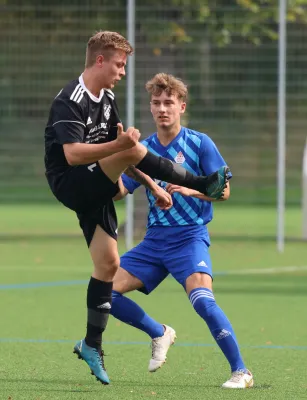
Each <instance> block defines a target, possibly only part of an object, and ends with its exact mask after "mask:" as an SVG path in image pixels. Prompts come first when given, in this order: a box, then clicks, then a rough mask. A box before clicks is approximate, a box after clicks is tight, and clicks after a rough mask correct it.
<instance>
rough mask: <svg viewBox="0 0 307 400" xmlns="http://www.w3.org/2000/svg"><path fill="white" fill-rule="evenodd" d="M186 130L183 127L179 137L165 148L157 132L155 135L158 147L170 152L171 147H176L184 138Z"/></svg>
mask: <svg viewBox="0 0 307 400" xmlns="http://www.w3.org/2000/svg"><path fill="white" fill-rule="evenodd" d="M184 130H185V128H184V127H183V126H181V129H180V132H179V133H178V135H177V136H176V137H175V138H174V139H173V140H172V141H171V142H170V143H169V144H168V145H167V146H163V145H162V144H161V142H160V140H159V138H158V134H157V132H156V133H155V141H156V144H157V145H158V147H159V148H160V150H161V151H163V150H164V151H166V150H168V149H169V148H170V147H172V146H174V145H175V144H176V143H177V142H178V140H179V139H180V138H181V137H182V136H183V134H184Z"/></svg>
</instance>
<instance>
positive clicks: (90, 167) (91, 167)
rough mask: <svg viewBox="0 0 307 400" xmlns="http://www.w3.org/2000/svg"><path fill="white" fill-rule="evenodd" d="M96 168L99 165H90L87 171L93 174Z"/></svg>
mask: <svg viewBox="0 0 307 400" xmlns="http://www.w3.org/2000/svg"><path fill="white" fill-rule="evenodd" d="M95 167H97V163H95V164H91V165H89V166H88V167H87V169H89V170H90V171H91V172H93V171H94V168H95Z"/></svg>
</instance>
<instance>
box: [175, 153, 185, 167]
mask: <svg viewBox="0 0 307 400" xmlns="http://www.w3.org/2000/svg"><path fill="white" fill-rule="evenodd" d="M175 162H176V163H177V164H183V163H184V162H185V158H184V155H183V154H182V151H179V153H177V155H176V157H175Z"/></svg>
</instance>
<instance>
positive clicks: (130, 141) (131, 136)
mask: <svg viewBox="0 0 307 400" xmlns="http://www.w3.org/2000/svg"><path fill="white" fill-rule="evenodd" d="M140 137H141V134H140V131H139V130H138V129H136V128H134V126H130V127H129V128H128V129H127V130H126V132H125V131H124V127H123V124H121V123H119V124H117V141H118V144H119V146H120V147H121V148H122V149H123V150H127V149H131V147H133V146H135V145H136V144H137V142H138V141H139V138H140Z"/></svg>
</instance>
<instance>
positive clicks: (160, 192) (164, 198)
mask: <svg viewBox="0 0 307 400" xmlns="http://www.w3.org/2000/svg"><path fill="white" fill-rule="evenodd" d="M151 193H152V195H153V196H154V197H155V198H156V202H155V205H156V206H157V207H159V208H160V209H161V210H169V209H170V208H171V207H172V206H173V200H172V197H171V195H170V194H169V193H167V192H166V191H165V190H164V189H162V188H161V187H160V186H158V185H156V187H155V188H154V189H153V190H152V191H151Z"/></svg>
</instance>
